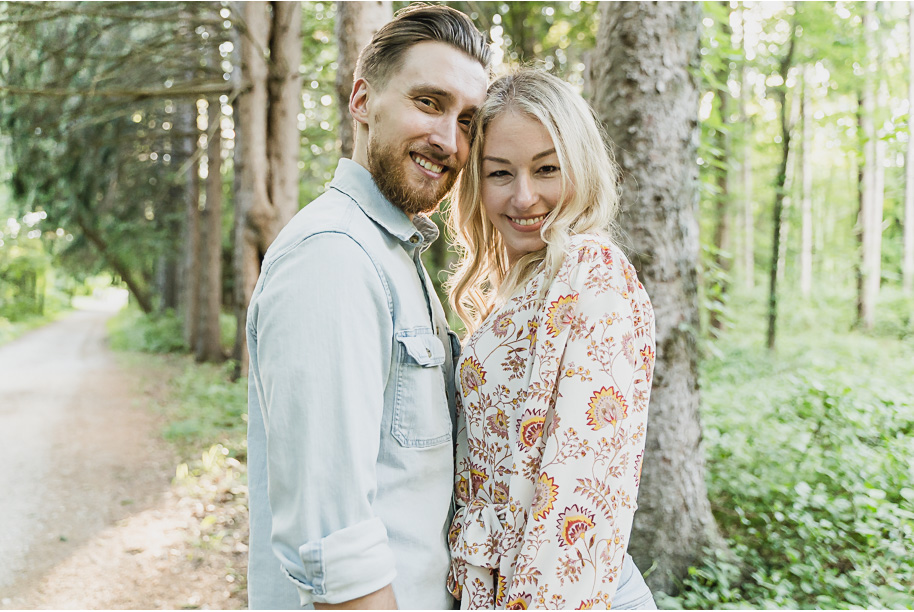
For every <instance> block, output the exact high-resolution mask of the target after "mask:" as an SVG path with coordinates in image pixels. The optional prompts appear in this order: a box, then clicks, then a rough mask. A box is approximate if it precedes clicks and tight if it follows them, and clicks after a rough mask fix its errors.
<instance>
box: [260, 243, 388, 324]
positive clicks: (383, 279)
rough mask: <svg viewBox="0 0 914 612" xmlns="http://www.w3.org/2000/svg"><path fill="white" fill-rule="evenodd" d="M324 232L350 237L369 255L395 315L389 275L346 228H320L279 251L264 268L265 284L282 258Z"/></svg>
mask: <svg viewBox="0 0 914 612" xmlns="http://www.w3.org/2000/svg"><path fill="white" fill-rule="evenodd" d="M324 234H338V235H340V236H345V237H346V238H349V239H350V240H351V241H352V242H354V243H355V244H356V245H357V246H358V247H359V248H360V249H361V250H362V252H363V253H365V256H366V257H368V261H370V262H371V265H372V266H373V267H374V270H375V274H377V275H378V280H380V281H381V286H382V287H384V297H385V298H386V299H387V310H388V312H390V315H391V316H393V312H394V302H393V295H392V294H391V291H390V283H389V282H388V281H387V277H386V276H385V275H384V271H383V270H382V269H381V266H379V265H378V262H377V261H375V258H374V257H372V256H371V253H369V252H368V250H367V249H366V248H365V246H364V245H363V244H362V243H361V242H359V241H358V240H356V238H355V237H354V236H352V235H351V234H349V233H348V232H346V231H344V230H339V229H328V230H318V231H316V232H314V233H311V234H308V235H307V236H303V237H302V238H300V239H299V240H298V241H296V242H295V243H294V244H290V245H289V246H288V247H286V248H285V249H284V250H283V251H282V252H281V253H278V254H277V255H276V257H274V258H272V260H271V261H270V263H269V264H268V265H267V267H266V268H265V269H264V270H263V275H264V279H263V280H264V284H266V282H267V278H268V277H269V275H270V271H271V270H272V268H273V266H274V265H276V263H277V262H279V260H280V259H282V258H283V257H285V256H286V255H287V254H288V253H291V252H292V251H293V250H295V249H297V248H298V247H300V246H302V245H303V244H304V243H305V242H307V241H308V240H309V239H310V238H314V237H315V236H321V235H324Z"/></svg>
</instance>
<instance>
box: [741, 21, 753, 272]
mask: <svg viewBox="0 0 914 612" xmlns="http://www.w3.org/2000/svg"><path fill="white" fill-rule="evenodd" d="M745 10H746V9H745V8H742V9H740V23H741V24H742V26H741V31H742V37H743V40H742V45H743V49H744V50H745V48H746V46H747V45H748V43H747V42H746V26H745V23H746V22H745V17H744V15H743V12H744V11H745ZM746 73H747V61H746V60H744V61H743V65H742V66H741V67H740V86H739V115H740V117H741V119H742V123H743V132H742V137H743V138H742V142H743V151H742V163H741V166H740V173H741V175H742V187H743V280H744V283H745V287H746V288H747V289H752V288H753V287H755V206H754V200H753V197H752V122H751V120H750V118H749V110H748V101H749V79H748V78H747V76H746Z"/></svg>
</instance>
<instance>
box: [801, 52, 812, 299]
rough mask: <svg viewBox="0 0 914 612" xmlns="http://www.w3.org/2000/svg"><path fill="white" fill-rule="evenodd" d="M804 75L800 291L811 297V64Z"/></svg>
mask: <svg viewBox="0 0 914 612" xmlns="http://www.w3.org/2000/svg"><path fill="white" fill-rule="evenodd" d="M804 72H805V74H804V77H803V96H802V97H801V98H800V115H801V121H802V122H803V131H802V141H803V142H802V147H803V153H802V154H803V157H802V160H801V170H800V172H801V174H802V175H803V182H802V190H803V192H802V195H801V214H802V219H803V220H802V229H801V240H800V293H801V295H803V297H809V294H810V293H811V292H812V164H811V163H810V161H811V159H812V151H811V149H812V130H811V129H810V125H809V123H810V121H811V119H812V111H811V110H810V108H809V102H810V95H809V89H810V80H811V77H812V69H811V66H809V65H807V66H806V69H805V71H804Z"/></svg>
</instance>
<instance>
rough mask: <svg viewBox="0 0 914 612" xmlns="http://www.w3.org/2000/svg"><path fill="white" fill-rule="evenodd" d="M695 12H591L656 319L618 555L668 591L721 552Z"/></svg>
mask: <svg viewBox="0 0 914 612" xmlns="http://www.w3.org/2000/svg"><path fill="white" fill-rule="evenodd" d="M700 18H701V8H700V6H699V5H697V4H692V3H656V4H655V3H650V2H631V3H622V2H606V3H603V4H601V5H600V26H599V32H598V33H597V41H598V42H597V49H596V52H595V53H594V55H593V74H592V75H591V77H592V80H591V82H592V85H593V94H594V97H593V101H594V108H595V109H596V111H597V113H598V116H599V117H600V118H601V120H602V122H603V124H604V126H605V128H606V130H607V134H608V135H609V136H610V138H611V139H612V140H613V141H614V142H615V145H616V150H617V160H618V162H619V163H620V164H621V166H622V169H623V176H624V177H625V181H624V184H623V187H622V190H623V196H622V200H623V209H624V210H625V211H626V212H625V214H624V215H623V217H622V219H621V222H622V225H623V228H624V229H625V230H626V231H627V233H628V235H629V236H630V237H631V242H632V243H633V245H634V249H635V251H636V252H635V253H634V254H633V256H632V262H633V263H634V265H635V267H636V268H637V269H638V274H639V277H640V278H641V280H642V281H643V282H644V284H645V286H646V287H647V290H648V292H649V294H650V296H651V300H652V302H653V304H654V310H655V312H656V316H657V333H656V340H657V362H656V369H655V375H654V385H653V389H652V391H651V405H650V425H649V426H648V433H647V442H646V451H645V461H644V471H643V481H642V485H641V491H640V495H639V500H638V501H639V510H638V513H637V514H636V515H635V525H634V529H633V534H632V539H631V544H630V546H629V550H630V551H631V553H632V554H633V555H634V557H635V559H636V561H637V562H638V564H639V565H640V566H641V567H643V568H649V567H652V566H654V567H656V569H655V570H654V571H653V572H652V573H651V574H650V575H649V577H648V582H649V584H650V585H651V587H652V588H653V589H655V590H662V591H664V592H667V593H671V592H673V591H675V590H676V588H677V585H678V584H679V582H678V581H679V580H681V579H682V578H683V577H684V576H686V575H687V573H688V568H689V566H691V565H694V564H696V563H697V562H698V560H699V558H700V557H701V555H702V551H703V548H704V547H706V546H711V547H722V546H723V541H722V539H721V538H720V535H719V534H718V531H717V526H716V524H715V522H714V517H713V515H712V514H711V507H710V503H709V501H708V495H707V489H706V486H705V460H704V453H703V451H702V448H701V444H700V441H701V424H700V420H699V414H698V403H699V394H698V367H697V366H698V363H697V358H698V349H697V345H696V342H697V337H696V336H697V330H698V285H697V282H698V281H697V269H698V250H699V249H698V224H697V208H698V193H697V179H698V177H697V165H696V164H695V156H696V149H695V143H696V140H697V130H698V90H697V87H696V84H695V78H694V72H693V71H694V68H695V67H696V66H697V64H698V60H699V55H698V50H699V20H700Z"/></svg>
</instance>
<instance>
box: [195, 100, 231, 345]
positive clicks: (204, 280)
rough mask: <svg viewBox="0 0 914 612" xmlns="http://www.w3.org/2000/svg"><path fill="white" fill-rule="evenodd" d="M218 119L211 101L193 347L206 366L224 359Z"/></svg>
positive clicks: (217, 111)
mask: <svg viewBox="0 0 914 612" xmlns="http://www.w3.org/2000/svg"><path fill="white" fill-rule="evenodd" d="M221 118H222V113H221V110H220V108H219V100H218V99H212V100H210V103H209V121H208V126H207V127H208V132H209V134H210V135H209V140H208V142H207V150H206V168H207V175H206V205H205V208H204V209H203V211H202V212H201V218H200V228H201V230H202V231H201V233H200V257H199V259H200V269H201V274H200V286H199V292H200V297H199V301H200V322H199V324H198V330H199V334H198V336H197V343H196V347H195V349H196V350H195V356H196V359H197V361H209V362H221V361H222V360H224V359H225V354H224V353H223V352H222V340H221V333H220V329H219V315H220V314H221V312H222V138H221V130H220V128H219V127H218V124H219V121H220V120H221ZM214 126H216V127H215V128H214Z"/></svg>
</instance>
